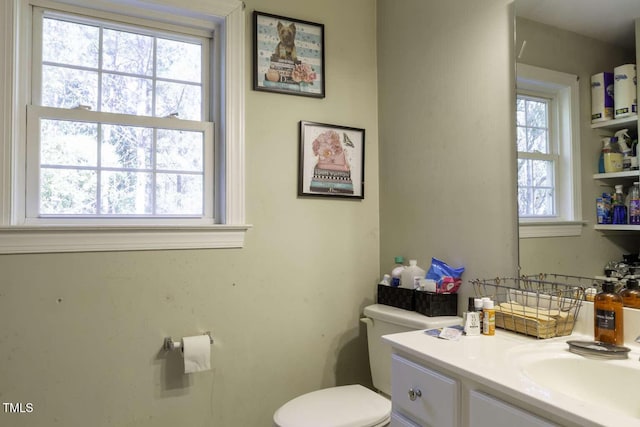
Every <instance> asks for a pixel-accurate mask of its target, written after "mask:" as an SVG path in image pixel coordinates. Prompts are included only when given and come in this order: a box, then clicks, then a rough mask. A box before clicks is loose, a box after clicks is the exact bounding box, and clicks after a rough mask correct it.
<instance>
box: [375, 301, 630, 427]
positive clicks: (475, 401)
mask: <svg viewBox="0 0 640 427" xmlns="http://www.w3.org/2000/svg"><path fill="white" fill-rule="evenodd" d="M638 312H639V310H629V309H625V331H626V333H625V345H626V346H627V347H629V348H631V352H630V354H629V358H628V359H625V360H595V359H588V358H585V357H582V356H579V355H577V354H574V353H571V352H569V351H568V345H567V344H566V341H567V340H569V339H577V340H593V335H592V334H591V333H592V329H593V326H592V325H593V323H592V322H593V305H592V304H591V303H588V302H585V304H584V305H583V307H582V309H581V312H580V316H579V321H578V323H577V324H576V327H575V328H574V333H573V334H572V335H571V336H568V337H559V338H552V339H545V340H538V339H536V338H532V337H527V336H525V335H519V334H515V333H511V332H507V331H504V330H500V329H498V330H497V331H496V335H495V336H479V337H466V336H463V337H461V338H460V340H458V341H447V340H444V339H439V338H435V337H433V336H429V335H427V334H426V333H425V332H424V331H413V332H406V333H401V334H393V335H386V336H384V337H383V340H384V341H386V342H388V343H389V344H390V345H391V346H392V349H393V355H392V368H391V379H392V393H391V395H392V401H393V413H392V423H391V426H403V427H404V426H413V427H415V426H421V427H426V426H431V427H514V426H515V427H532V426H537V427H541V426H567V427H574V426H575V427H587V426H612V427H613V426H615V427H632V426H640V399H639V398H638V397H637V396H638V390H640V360H639V358H640V346H638V344H636V343H635V342H634V341H633V340H634V338H635V337H636V336H637V335H639V334H640V327H638V328H636V327H635V326H636V325H640V323H638V322H637V321H636V320H638V319H637V317H638ZM634 334H635V335H634Z"/></svg>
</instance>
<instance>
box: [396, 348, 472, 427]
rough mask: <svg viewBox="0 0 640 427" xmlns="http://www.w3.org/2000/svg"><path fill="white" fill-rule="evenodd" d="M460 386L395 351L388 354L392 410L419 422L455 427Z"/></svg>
mask: <svg viewBox="0 0 640 427" xmlns="http://www.w3.org/2000/svg"><path fill="white" fill-rule="evenodd" d="M459 388H460V387H459V384H458V381H457V380H454V379H452V378H449V377H447V376H445V375H442V374H440V373H438V372H436V371H434V370H431V369H429V368H427V367H425V366H422V365H419V364H417V363H414V362H412V361H410V360H407V359H405V358H404V357H401V356H398V355H397V354H394V355H392V356H391V396H393V397H392V405H393V412H394V414H400V415H404V416H405V417H406V418H409V419H410V420H412V421H413V422H415V423H417V424H418V425H419V426H424V427H427V426H431V427H457V426H458V406H459V403H458V395H459V391H458V390H459ZM392 425H396V426H403V425H407V424H402V423H395V424H392ZM408 425H411V424H408Z"/></svg>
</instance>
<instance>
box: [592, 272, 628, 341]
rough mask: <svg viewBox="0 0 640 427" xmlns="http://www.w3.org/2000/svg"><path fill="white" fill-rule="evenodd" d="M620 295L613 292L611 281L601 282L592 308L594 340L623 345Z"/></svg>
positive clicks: (613, 287) (613, 286)
mask: <svg viewBox="0 0 640 427" xmlns="http://www.w3.org/2000/svg"><path fill="white" fill-rule="evenodd" d="M622 307H623V305H622V297H621V296H620V295H618V294H617V293H615V285H614V284H613V283H612V282H604V283H603V284H602V292H600V293H598V294H597V295H596V297H595V300H594V302H593V309H594V313H593V314H594V333H593V334H594V339H595V340H596V341H600V342H604V343H608V344H615V345H623V344H624V330H623V325H624V322H623V318H622V316H623V311H622Z"/></svg>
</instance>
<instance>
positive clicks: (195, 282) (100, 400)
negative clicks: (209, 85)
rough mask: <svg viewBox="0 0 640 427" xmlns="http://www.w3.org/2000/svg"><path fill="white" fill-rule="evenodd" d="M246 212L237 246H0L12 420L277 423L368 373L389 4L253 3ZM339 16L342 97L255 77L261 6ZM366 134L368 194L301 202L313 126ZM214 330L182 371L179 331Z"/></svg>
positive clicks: (33, 424) (335, 48)
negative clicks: (303, 136)
mask: <svg viewBox="0 0 640 427" xmlns="http://www.w3.org/2000/svg"><path fill="white" fill-rule="evenodd" d="M246 6H247V7H246V11H247V15H246V24H247V29H246V31H247V32H246V33H247V45H246V48H247V56H246V59H247V69H246V76H247V94H246V106H247V107H246V123H247V126H246V162H247V168H246V169H247V220H248V222H249V223H251V224H253V226H254V227H253V228H252V229H251V230H250V231H249V233H248V235H247V241H246V247H245V248H244V249H240V250H201V251H154V252H127V253H125V252H123V253H79V254H50V255H17V256H6V255H5V256H0V325H1V327H0V401H3V402H32V403H33V405H34V411H33V413H32V414H29V415H9V414H5V413H3V412H2V410H1V408H0V425H3V426H12V427H14V426H15V427H18V426H28V427H52V426H58V425H59V426H64V427H86V426H94V427H100V426H107V425H108V426H118V427H122V426H137V427H139V426H154V427H158V426H167V427H168V426H172V425H182V426H190V427H195V426H202V427H204V426H208V427H210V426H218V427H251V426H256V427H257V426H267V425H270V421H271V417H272V414H273V412H274V410H275V409H276V408H277V407H278V406H280V405H281V404H283V403H284V402H285V401H287V400H289V399H291V398H292V397H294V396H296V395H298V394H300V393H304V392H307V391H310V390H314V389H318V388H321V387H327V386H332V385H334V384H344V383H352V382H363V383H365V384H368V383H369V382H370V377H369V373H368V365H367V352H366V341H365V331H364V329H363V326H362V324H361V323H360V322H359V317H360V314H361V312H362V308H363V307H364V306H365V305H367V304H369V303H371V302H372V301H373V299H374V292H375V284H376V282H377V279H378V272H379V244H380V243H379V242H380V236H379V219H378V205H379V201H378V131H377V90H376V84H377V81H376V78H377V77H376V52H375V34H376V33H375V25H376V20H375V2H373V1H372V0H350V1H348V2H345V1H336V0H323V1H321V2H311V1H300V2H291V1H287V0H269V1H267V0H247V1H246ZM254 9H257V10H260V11H263V12H269V13H274V14H278V15H284V16H289V17H295V18H299V19H303V20H309V21H313V22H320V23H323V24H324V25H325V30H326V49H327V50H326V53H327V58H326V64H327V97H326V98H325V99H322V100H319V99H313V98H304V97H297V96H287V95H279V94H269V93H263V92H255V91H252V90H251V89H250V83H249V82H250V79H249V76H250V64H251V61H250V52H251V37H250V34H251V32H252V29H251V12H252V11H253V10H254ZM299 120H311V121H318V122H325V123H335V124H342V125H347V126H355V127H362V128H365V129H366V165H365V173H366V176H365V179H366V184H367V187H366V197H365V199H364V200H363V201H353V200H346V201H345V200H329V199H298V198H297V197H296V190H297V170H298V169H297V161H298V160H297V156H298V121H299ZM205 330H211V331H212V333H213V336H214V338H215V340H216V342H215V345H214V347H213V355H212V364H213V370H212V371H210V372H205V373H198V374H193V375H190V376H183V375H182V374H181V373H180V369H181V359H180V358H179V356H178V355H177V354H170V355H169V356H168V357H167V356H166V355H165V354H164V353H163V352H162V351H161V350H160V347H161V345H162V340H163V338H164V337H165V336H174V337H180V336H184V335H192V334H196V333H199V332H200V331H205Z"/></svg>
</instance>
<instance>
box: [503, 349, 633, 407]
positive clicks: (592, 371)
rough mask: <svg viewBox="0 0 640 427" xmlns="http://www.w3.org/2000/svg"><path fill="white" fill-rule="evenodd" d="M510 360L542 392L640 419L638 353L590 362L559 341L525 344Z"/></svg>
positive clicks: (515, 351) (511, 355) (551, 396)
mask: <svg viewBox="0 0 640 427" xmlns="http://www.w3.org/2000/svg"><path fill="white" fill-rule="evenodd" d="M509 356H510V360H511V362H512V363H514V364H515V365H516V368H517V369H518V370H519V371H520V374H521V375H523V376H524V377H526V379H528V380H529V381H530V382H531V383H533V384H534V385H537V386H538V387H539V388H540V389H541V390H545V389H546V390H550V391H552V392H553V393H559V394H563V395H565V396H568V397H570V398H572V399H577V400H580V401H582V402H584V403H586V404H588V405H590V406H591V405H593V406H598V407H603V408H608V409H611V410H613V411H616V412H620V413H624V414H626V415H627V416H630V417H633V418H640V406H639V405H638V403H637V402H638V397H637V384H640V361H638V354H637V353H636V352H633V353H631V354H630V356H629V359H625V360H602V359H589V358H586V357H584V356H580V355H577V354H574V353H571V352H569V350H568V345H567V344H566V342H564V341H559V342H553V343H537V344H535V345H532V344H526V345H524V346H520V348H516V349H514V351H513V353H512V354H510V355H509ZM549 397H550V398H551V399H552V398H553V394H549Z"/></svg>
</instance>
